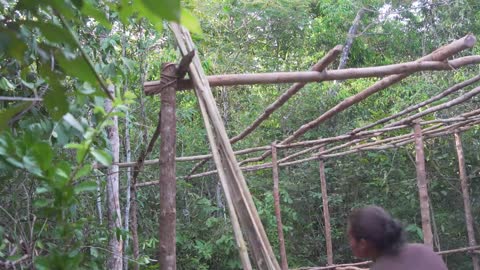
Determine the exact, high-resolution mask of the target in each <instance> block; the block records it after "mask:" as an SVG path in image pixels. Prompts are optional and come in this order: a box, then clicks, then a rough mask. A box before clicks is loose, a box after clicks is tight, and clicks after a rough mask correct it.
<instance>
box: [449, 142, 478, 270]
mask: <svg viewBox="0 0 480 270" xmlns="http://www.w3.org/2000/svg"><path fill="white" fill-rule="evenodd" d="M454 136H455V146H456V149H457V156H458V168H459V172H460V185H461V187H462V195H463V207H464V209H465V224H466V225H467V236H468V245H469V246H471V247H473V246H476V245H477V241H476V239H475V231H474V229H473V226H474V224H473V216H472V209H471V205H470V194H469V191H468V177H467V169H466V167H465V157H464V155H463V146H462V138H461V137H460V134H459V133H455V134H454ZM472 263H473V269H474V270H480V263H479V258H478V255H477V254H475V253H472Z"/></svg>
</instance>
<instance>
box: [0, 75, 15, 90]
mask: <svg viewBox="0 0 480 270" xmlns="http://www.w3.org/2000/svg"><path fill="white" fill-rule="evenodd" d="M0 88H1V89H2V90H5V91H12V90H15V86H14V85H13V84H12V83H11V82H10V81H9V80H7V78H5V77H2V79H0Z"/></svg>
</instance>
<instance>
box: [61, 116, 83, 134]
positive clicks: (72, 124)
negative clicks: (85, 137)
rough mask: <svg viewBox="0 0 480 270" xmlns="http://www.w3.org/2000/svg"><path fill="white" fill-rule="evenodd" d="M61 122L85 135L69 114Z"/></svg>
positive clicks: (76, 121)
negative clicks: (63, 121)
mask: <svg viewBox="0 0 480 270" xmlns="http://www.w3.org/2000/svg"><path fill="white" fill-rule="evenodd" d="M63 120H65V122H67V123H68V124H69V125H70V126H72V127H73V128H74V129H76V130H78V131H80V132H81V133H85V129H83V126H82V124H80V122H78V120H77V119H75V117H74V116H73V115H71V114H70V113H67V114H66V115H65V116H63Z"/></svg>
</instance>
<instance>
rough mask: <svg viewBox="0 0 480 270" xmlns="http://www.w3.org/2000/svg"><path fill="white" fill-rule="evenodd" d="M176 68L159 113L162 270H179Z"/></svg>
mask: <svg viewBox="0 0 480 270" xmlns="http://www.w3.org/2000/svg"><path fill="white" fill-rule="evenodd" d="M176 70H177V69H176V67H175V65H174V64H171V63H170V64H165V65H164V66H163V69H162V75H161V76H162V79H165V80H168V81H169V82H170V84H167V86H166V87H164V88H163V90H162V92H161V95H160V97H161V109H160V110H161V113H160V121H161V122H160V136H161V138H162V139H161V141H160V157H159V161H160V162H159V163H160V211H159V212H160V213H159V238H158V239H159V260H158V261H159V263H160V269H161V270H175V269H177V257H176V243H175V239H176V228H175V226H176V217H177V215H176V192H177V191H176V180H175V154H176V147H175V143H176V135H177V134H176V133H177V132H176V117H175V88H176V83H175V81H176V79H177V77H176Z"/></svg>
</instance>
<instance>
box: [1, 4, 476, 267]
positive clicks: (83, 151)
mask: <svg viewBox="0 0 480 270" xmlns="http://www.w3.org/2000/svg"><path fill="white" fill-rule="evenodd" d="M132 2H133V3H130V1H127V0H118V1H110V0H98V1H93V0H71V1H61V0H42V1H37V0H23V1H22V0H14V1H0V29H1V31H0V54H1V59H0V67H1V68H0V96H9V97H16V98H17V99H16V100H15V101H8V100H7V101H5V100H4V101H0V131H1V133H0V213H1V214H0V241H1V242H0V261H3V262H17V263H16V267H17V269H21V268H24V269H27V268H29V269H67V268H70V269H103V268H105V262H106V260H107V257H108V256H110V252H109V250H108V239H109V237H111V234H112V233H115V235H117V236H119V237H120V236H122V237H123V239H130V233H129V230H128V226H126V227H125V228H124V229H121V228H118V229H117V230H116V231H115V232H112V230H110V229H109V228H108V226H107V222H106V219H107V214H108V213H107V211H106V204H107V201H108V198H106V196H105V188H106V185H105V183H106V182H105V180H106V177H107V171H106V170H105V169H95V168H94V167H93V166H92V164H94V162H97V163H98V164H104V165H108V164H111V162H112V158H111V154H110V153H111V151H112V149H111V146H110V143H109V137H108V133H107V131H106V128H107V127H109V126H110V125H111V124H113V123H114V119H118V126H119V134H120V161H128V160H136V158H137V157H138V156H139V155H140V153H141V152H142V151H144V149H145V148H146V147H147V145H146V144H147V143H148V141H149V139H150V137H151V135H152V134H153V132H154V130H155V128H156V125H157V122H158V112H159V109H160V108H159V107H160V106H159V104H160V101H159V98H158V96H154V97H146V96H145V95H144V93H143V87H142V85H143V82H145V81H151V80H158V79H159V74H160V69H161V65H162V63H164V62H177V61H178V59H179V56H178V52H177V50H176V47H175V41H174V39H173V37H172V34H171V32H170V31H169V30H168V29H167V28H166V27H165V26H166V24H165V21H180V22H181V23H182V24H184V25H185V26H187V27H188V28H189V29H190V30H191V31H192V32H193V37H194V41H195V43H196V45H197V46H198V52H199V55H200V59H201V60H202V65H203V68H204V69H205V71H206V72H207V74H209V75H211V74H223V73H254V72H269V71H303V70H308V69H309V67H310V66H311V65H313V64H314V63H315V62H316V61H318V59H320V58H321V57H322V56H323V55H325V53H326V52H327V51H328V50H330V49H331V48H333V47H334V46H335V45H337V44H344V43H345V42H346V40H347V33H348V32H349V29H350V28H351V26H352V22H353V21H354V19H355V17H356V16H357V15H358V13H359V11H360V10H362V12H361V14H360V18H359V19H360V20H359V24H358V29H357V31H356V34H355V35H354V36H353V44H352V47H351V50H350V53H349V57H348V60H347V62H346V67H367V66H377V65H386V64H393V63H399V62H405V61H413V60H415V59H417V58H419V57H421V56H422V55H425V54H428V53H429V52H431V51H433V50H434V49H436V48H438V47H440V46H441V45H444V44H447V43H449V42H451V41H452V40H455V39H458V38H460V37H463V36H465V35H466V34H468V33H473V34H474V35H476V36H477V37H479V36H480V2H479V1H477V0H438V1H429V0H419V1H383V0H382V1H377V0H364V1H359V0H356V1H350V0H322V1H320V0H318V1H317V0H308V1H304V0H289V1H286V0H279V1H268V0H255V1H244V0H210V1H200V0H189V1H182V3H179V2H178V1H169V0H162V1H153V0H138V1H132ZM479 53H480V46H479V45H477V46H475V47H474V48H473V49H472V50H467V51H465V52H464V53H463V54H465V55H469V54H479ZM338 65H339V63H338V61H337V62H335V63H334V64H333V66H332V67H331V68H336V67H337V66H338ZM478 73H479V68H478V67H477V66H471V67H467V68H462V69H461V70H458V71H453V72H435V73H433V72H421V73H419V74H417V75H415V76H411V77H409V78H407V79H406V80H404V81H402V82H401V83H399V84H397V85H395V86H393V87H390V88H389V89H387V90H384V91H383V92H380V93H377V94H375V95H374V96H372V97H370V98H368V99H367V100H365V101H363V102H362V103H360V104H359V105H357V106H355V107H352V108H350V109H348V110H347V111H345V112H343V113H341V114H339V115H337V116H336V117H334V118H333V119H331V120H329V121H327V122H326V123H324V124H323V125H321V126H320V127H318V128H316V129H314V130H312V131H309V132H308V133H306V134H305V135H304V136H303V139H316V138H320V137H328V136H335V135H340V134H343V133H345V132H348V131H350V130H352V129H354V128H355V127H360V126H362V125H365V124H367V123H371V122H374V121H375V120H378V119H381V118H383V117H386V116H388V115H390V114H393V113H396V112H398V111H400V110H402V109H403V108H405V107H407V106H409V105H411V104H415V103H417V102H419V101H421V100H425V99H427V98H428V97H430V96H432V95H434V94H436V93H439V92H441V91H442V90H444V89H446V88H448V87H449V86H451V85H453V84H455V83H457V82H460V81H462V80H465V79H467V78H470V77H472V76H474V75H477V74H478ZM375 80H376V79H358V80H347V81H342V82H324V83H311V84H308V85H307V86H306V87H305V88H304V89H302V90H301V91H300V92H299V93H298V94H297V95H296V96H295V97H294V98H292V99H291V100H289V101H288V102H287V104H286V105H285V106H283V107H282V108H281V109H280V110H278V111H277V112H275V113H274V114H273V115H272V116H271V117H270V118H269V119H268V120H267V121H265V122H264V123H263V124H262V125H261V126H260V128H259V129H257V130H256V131H255V132H254V133H252V134H251V135H249V136H248V137H247V138H246V139H244V140H242V141H241V142H239V143H237V144H235V145H234V148H235V149H242V148H246V147H253V146H258V145H268V144H270V143H271V142H272V141H276V140H281V139H282V138H285V137H287V136H288V135H289V134H291V133H292V132H293V131H295V130H296V129H298V128H299V127H300V126H301V125H302V124H303V123H306V122H308V121H310V120H312V119H315V118H316V117H318V116H319V115H320V114H321V113H322V112H324V111H326V110H327V109H329V108H331V107H332V106H334V105H335V104H337V103H338V102H340V101H342V100H344V99H345V98H346V97H348V96H351V95H352V94H355V93H358V92H359V91H361V90H363V89H364V88H366V87H367V86H369V85H370V84H372V83H373V82H374V81H375ZM109 86H114V89H115V91H114V92H113V94H111V95H113V96H115V101H114V102H113V104H112V106H113V110H106V109H105V108H104V101H105V100H106V99H108V96H107V94H106V93H107V92H108V91H107V89H108V88H109ZM287 88H288V85H261V86H238V87H231V88H217V89H214V95H215V97H216V100H217V104H218V106H219V108H220V110H221V113H222V115H223V120H224V123H225V126H226V127H227V132H228V134H229V136H230V137H232V136H235V135H236V134H238V133H239V132H241V131H242V130H243V129H244V128H245V127H247V126H248V125H249V124H250V123H251V122H252V121H253V120H254V119H255V118H257V116H258V115H260V114H261V113H262V112H263V110H264V108H265V107H266V106H268V105H269V104H270V103H271V102H272V101H274V100H275V99H276V97H277V96H278V95H279V94H281V93H282V92H283V91H285V90H286V89H287ZM465 91H467V90H465ZM18 97H23V98H30V99H25V100H21V99H18ZM445 100H446V99H445ZM479 102H480V99H479V98H478V97H474V98H473V99H472V100H471V101H470V102H469V103H466V104H463V105H459V106H456V107H453V108H451V109H448V110H443V111H441V112H437V113H436V114H435V115H429V116H428V117H427V118H425V119H433V118H447V117H451V116H455V115H456V114H458V113H459V112H465V111H468V110H471V109H475V108H478V107H479ZM177 117H178V118H177V132H178V134H177V156H187V155H194V154H205V153H208V152H209V147H208V141H207V138H206V132H205V129H204V126H203V121H202V119H201V115H200V112H199V109H198V105H197V101H196V97H195V95H194V93H193V92H192V91H182V92H179V93H178V94H177ZM403 132H405V131H403ZM406 132H408V131H406ZM479 132H480V130H479V129H478V128H473V129H471V130H470V131H468V132H465V133H464V134H463V135H462V139H463V142H464V145H465V146H466V147H465V149H464V150H465V159H466V163H467V170H468V175H469V180H470V182H471V200H472V210H473V213H474V218H475V222H476V223H477V224H479V223H480V220H479V215H478V213H479V211H480V201H479V200H478V198H480V143H479V140H478V136H479ZM394 134H395V133H394ZM398 134H401V132H400V131H399V132H398ZM126 149H127V150H126ZM128 149H130V150H128ZM158 151H159V147H158V146H156V147H155V148H154V150H153V152H152V153H151V154H150V155H149V157H148V158H150V159H153V158H158V155H159V153H158ZM288 153H289V152H288V151H280V156H282V155H286V154H288ZM425 153H426V166H427V174H428V179H429V180H430V198H431V202H432V209H431V210H432V212H433V214H434V235H435V239H436V247H437V248H438V249H442V250H445V249H452V248H457V247H464V246H467V238H466V229H465V224H464V212H463V201H462V196H461V190H460V185H459V180H458V166H457V157H456V153H455V146H454V140H453V136H452V137H442V138H436V139H431V140H428V141H426V143H425ZM414 157H415V152H414V147H413V145H408V146H405V147H402V148H400V149H394V150H388V151H387V150H386V151H378V152H364V153H359V154H352V155H349V156H344V157H340V158H335V159H329V160H327V161H326V168H327V169H326V177H327V181H328V190H329V203H330V215H331V217H332V219H331V223H332V228H333V231H332V234H333V248H334V259H335V262H337V263H342V262H352V261H354V260H355V259H354V258H353V257H352V254H351V252H350V250H349V246H348V241H347V239H346V235H345V231H346V217H347V215H348V213H349V212H350V210H351V209H352V208H354V207H358V206H362V205H367V204H378V205H381V206H383V207H385V208H386V209H388V210H389V211H391V212H392V213H393V215H394V216H396V217H397V218H398V219H399V220H401V221H402V223H403V224H404V225H405V228H406V229H407V231H408V232H409V235H408V236H409V240H410V241H412V242H421V241H422V240H421V239H422V230H421V223H420V211H419V202H418V192H417V187H416V180H415V175H416V174H415V162H414V160H415V158H414ZM193 165H194V163H193V162H190V163H188V162H184V163H178V164H177V175H178V176H184V175H187V174H188V173H189V172H190V170H191V168H192V167H193ZM212 168H214V165H213V163H211V162H209V163H207V164H206V165H205V166H204V167H203V168H202V170H208V169H212ZM130 173H131V171H127V169H121V170H120V195H121V197H120V203H121V208H122V224H123V223H124V222H125V214H124V213H125V205H126V204H127V201H128V199H127V197H126V196H127V195H126V194H127V192H126V191H127V190H128V188H127V184H128V181H129V179H130V177H128V175H129V174H130ZM245 176H246V179H247V181H248V185H249V187H250V190H251V192H252V194H253V196H254V200H255V203H256V207H257V209H258V211H259V214H260V216H261V218H262V221H263V224H264V226H265V228H266V230H267V234H268V236H269V239H270V241H271V243H272V245H273V246H274V250H278V248H277V246H278V240H277V233H276V220H275V215H274V209H273V197H272V173H271V170H262V171H257V172H250V173H245ZM158 177H159V168H158V166H146V167H145V169H144V170H143V171H142V172H141V173H140V175H139V178H138V182H146V181H154V180H158ZM177 183H178V185H177V255H178V259H177V261H178V262H177V264H178V268H179V269H240V267H241V265H240V262H239V259H238V255H237V251H236V248H235V241H234V238H233V234H232V229H231V224H230V222H229V219H228V213H227V212H228V211H226V210H225V202H224V199H223V197H222V191H221V188H220V186H219V184H218V178H217V176H216V175H215V176H209V177H203V178H197V179H191V180H188V179H184V178H182V177H179V179H178V182H177ZM158 189H159V187H157V186H150V187H145V188H139V189H138V193H137V202H138V210H139V212H138V230H139V231H138V234H139V246H140V255H141V256H140V258H139V263H140V264H141V266H140V268H141V269H156V268H158V266H157V265H156V256H157V255H156V254H157V248H158V245H159V243H158V233H157V232H158V215H157V209H158V196H159V192H158ZM280 189H281V204H282V218H283V222H284V231H285V240H286V248H287V254H288V261H289V266H290V267H291V268H295V267H300V266H311V265H325V264H326V251H325V239H324V223H323V214H322V207H321V206H322V198H321V192H320V180H319V173H318V162H316V161H312V162H309V163H305V164H302V165H296V166H291V167H286V168H282V169H281V171H280ZM122 226H125V225H122ZM476 233H477V235H478V226H477V227H476ZM477 239H478V237H477ZM127 241H128V240H126V241H125V242H127ZM125 252H126V254H127V255H128V256H130V257H131V254H132V249H131V244H130V245H129V246H127V247H126V249H125ZM444 259H445V260H446V262H447V263H448V265H449V267H450V268H451V269H458V270H461V269H471V267H472V266H471V260H470V258H469V255H466V254H458V255H451V256H448V257H445V258H444ZM133 264H134V262H133V261H131V260H130V261H129V263H127V266H128V265H129V266H130V267H132V265H133ZM4 266H5V265H4ZM1 267H2V266H0V268H1Z"/></svg>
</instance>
